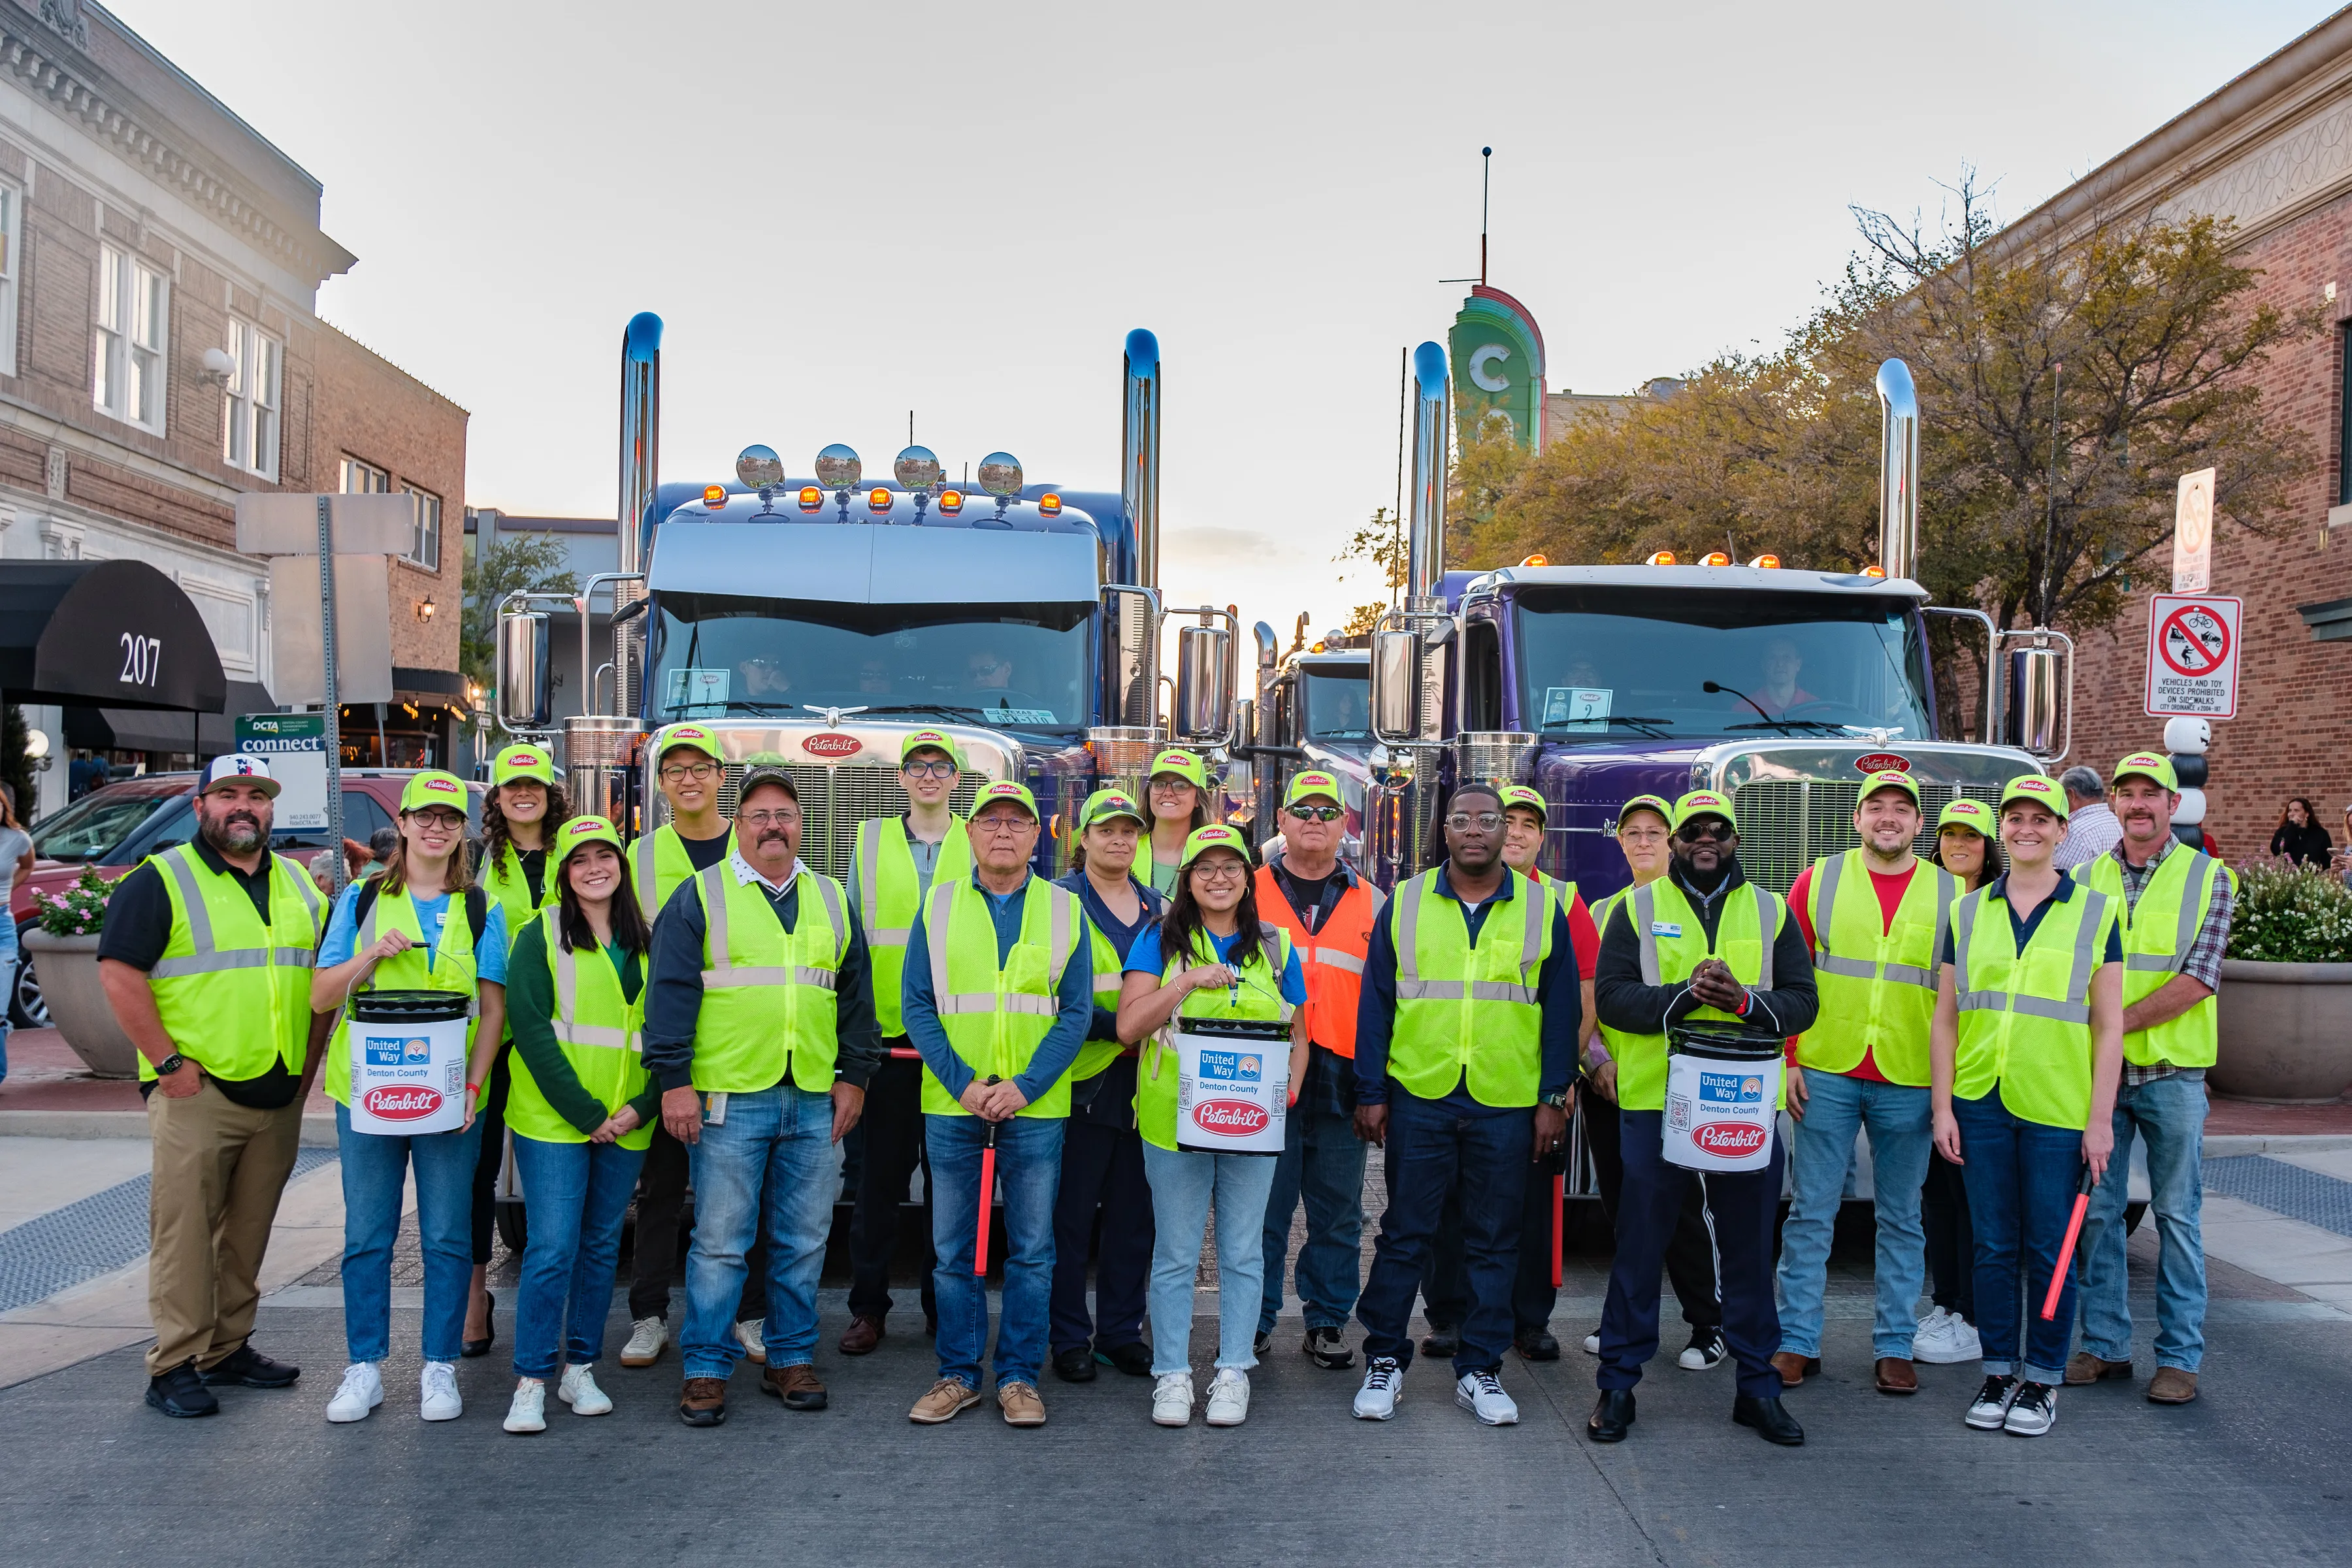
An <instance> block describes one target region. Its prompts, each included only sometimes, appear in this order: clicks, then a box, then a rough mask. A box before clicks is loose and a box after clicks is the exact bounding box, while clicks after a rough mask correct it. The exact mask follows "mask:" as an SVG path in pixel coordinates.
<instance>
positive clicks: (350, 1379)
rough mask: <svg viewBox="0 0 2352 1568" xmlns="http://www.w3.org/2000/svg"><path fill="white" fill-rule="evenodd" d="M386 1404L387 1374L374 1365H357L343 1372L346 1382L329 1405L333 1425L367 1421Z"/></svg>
mask: <svg viewBox="0 0 2352 1568" xmlns="http://www.w3.org/2000/svg"><path fill="white" fill-rule="evenodd" d="M382 1404H383V1373H381V1372H379V1371H378V1370H377V1369H376V1364H375V1363H373V1362H372V1361H355V1362H353V1363H352V1364H351V1365H349V1366H347V1367H345V1368H343V1381H342V1384H341V1386H339V1387H338V1388H337V1389H336V1390H335V1396H334V1397H333V1398H332V1399H330V1400H328V1401H327V1419H328V1420H330V1421H364V1420H366V1419H367V1415H368V1412H369V1411H371V1410H373V1409H374V1408H375V1407H376V1406H377V1405H382Z"/></svg>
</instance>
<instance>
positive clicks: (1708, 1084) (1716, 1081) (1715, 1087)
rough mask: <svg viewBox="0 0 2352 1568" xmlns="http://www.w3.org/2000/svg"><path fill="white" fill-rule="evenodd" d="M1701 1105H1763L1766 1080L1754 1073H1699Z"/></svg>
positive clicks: (1699, 1098)
mask: <svg viewBox="0 0 2352 1568" xmlns="http://www.w3.org/2000/svg"><path fill="white" fill-rule="evenodd" d="M1698 1100H1699V1103H1700V1104H1701V1105H1705V1106H1709V1107H1713V1106H1719V1105H1761V1104H1763V1103H1764V1080H1763V1079H1760V1078H1759V1077H1757V1076H1756V1075H1755V1074H1754V1073H1737V1072H1703V1073H1701V1074H1699V1075H1698Z"/></svg>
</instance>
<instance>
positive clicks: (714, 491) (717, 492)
mask: <svg viewBox="0 0 2352 1568" xmlns="http://www.w3.org/2000/svg"><path fill="white" fill-rule="evenodd" d="M702 504H703V505H705V506H707V507H709V508H711V509H712V510H717V509H719V507H722V506H725V505H726V504H727V487H726V486H725V485H705V486H703V487H702Z"/></svg>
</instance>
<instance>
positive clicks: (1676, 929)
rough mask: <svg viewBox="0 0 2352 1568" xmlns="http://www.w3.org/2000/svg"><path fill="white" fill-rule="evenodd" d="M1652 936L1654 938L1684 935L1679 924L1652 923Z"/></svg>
mask: <svg viewBox="0 0 2352 1568" xmlns="http://www.w3.org/2000/svg"><path fill="white" fill-rule="evenodd" d="M1650 934H1651V935H1652V936H1671V937H1679V936H1681V935H1682V934H1683V928H1682V927H1681V926H1680V925H1678V924H1675V923H1672V922H1670V921H1651V922H1650Z"/></svg>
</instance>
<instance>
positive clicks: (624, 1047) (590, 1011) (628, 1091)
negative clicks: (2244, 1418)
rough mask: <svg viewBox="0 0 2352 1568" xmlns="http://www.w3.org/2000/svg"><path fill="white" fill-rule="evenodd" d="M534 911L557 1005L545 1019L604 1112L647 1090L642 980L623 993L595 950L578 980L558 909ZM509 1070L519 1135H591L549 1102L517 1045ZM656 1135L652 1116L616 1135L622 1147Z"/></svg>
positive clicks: (552, 1138)
mask: <svg viewBox="0 0 2352 1568" xmlns="http://www.w3.org/2000/svg"><path fill="white" fill-rule="evenodd" d="M538 919H539V922H540V931H541V935H542V936H543V937H544V938H545V940H546V942H547V967H548V971H549V974H550V977H551V979H552V980H553V981H554V982H555V1012H554V1015H553V1016H551V1017H550V1018H549V1019H548V1026H549V1027H550V1028H551V1029H552V1030H553V1031H554V1033H555V1039H556V1043H557V1044H559V1045H561V1046H562V1047H563V1059H564V1060H565V1061H566V1062H568V1063H570V1064H571V1067H572V1075H573V1076H574V1077H576V1078H577V1079H579V1080H580V1087H581V1088H582V1089H586V1090H587V1091H588V1093H589V1094H591V1095H592V1096H593V1097H594V1098H595V1100H596V1102H597V1103H598V1104H600V1105H602V1106H603V1107H604V1112H605V1114H606V1115H608V1116H609V1115H611V1114H612V1113H613V1112H614V1111H616V1110H620V1109H621V1107H623V1106H625V1105H626V1104H628V1103H629V1101H631V1100H635V1098H636V1097H637V1096H638V1095H640V1094H642V1093H644V1092H645V1088H646V1062H645V1026H646V987H644V986H640V987H639V988H638V990H637V999H636V1000H635V1001H634V1002H632V1001H629V1000H628V999H627V998H626V997H625V995H624V994H623V993H622V988H621V977H620V975H619V973H616V972H615V971H614V968H613V961H612V959H611V958H610V957H609V956H607V955H606V954H604V953H603V952H590V953H589V955H588V963H587V974H586V976H585V978H584V980H583V976H582V974H581V963H580V955H579V954H578V953H577V952H573V951H572V950H571V949H570V948H568V947H566V946H564V945H563V933H562V931H561V929H560V926H559V922H560V921H561V920H562V916H561V915H560V914H559V912H558V911H556V910H543V911H541V914H540V915H539V917H538ZM509 1071H510V1072H511V1074H512V1079H511V1080H510V1082H509V1086H508V1090H507V1125H508V1126H509V1128H512V1129H513V1130H514V1132H515V1135H516V1136H517V1137H520V1138H535V1139H537V1140H538V1141H539V1142H542V1143H584V1142H587V1141H588V1135H587V1134H586V1133H584V1132H583V1131H580V1129H578V1128H577V1127H574V1126H572V1123H571V1122H569V1121H565V1120H564V1119H563V1118H562V1116H561V1115H560V1114H558V1113H557V1111H556V1109H555V1107H553V1106H552V1105H550V1104H549V1103H548V1102H547V1096H546V1095H545V1094H543V1093H541V1090H540V1087H539V1081H538V1080H537V1079H534V1078H533V1077H532V1076H531V1071H530V1063H529V1062H527V1061H525V1060H524V1059H523V1055H522V1053H521V1052H520V1051H517V1052H515V1053H514V1057H513V1059H512V1062H511V1065H510V1068H509ZM653 1138H654V1130H653V1124H652V1123H651V1122H647V1123H646V1125H644V1126H642V1127H640V1128H638V1129H637V1130H636V1131H634V1132H625V1133H623V1134H622V1135H621V1137H620V1139H619V1141H618V1142H620V1145H621V1147H622V1148H624V1149H643V1148H646V1147H647V1146H648V1145H650V1144H651V1143H652V1142H653Z"/></svg>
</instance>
